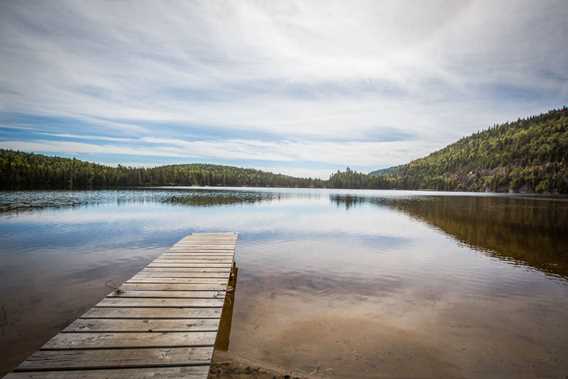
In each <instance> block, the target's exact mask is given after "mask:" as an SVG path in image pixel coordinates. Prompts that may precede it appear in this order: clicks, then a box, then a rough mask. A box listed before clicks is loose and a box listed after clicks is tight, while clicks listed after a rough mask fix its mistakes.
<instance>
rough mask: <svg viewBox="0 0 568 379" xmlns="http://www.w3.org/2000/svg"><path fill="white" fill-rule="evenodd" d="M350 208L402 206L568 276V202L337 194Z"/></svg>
mask: <svg viewBox="0 0 568 379" xmlns="http://www.w3.org/2000/svg"><path fill="white" fill-rule="evenodd" d="M330 199H331V201H333V202H335V203H336V204H338V205H344V206H345V207H346V209H349V208H350V207H353V206H356V205H360V204H363V203H369V204H374V205H377V206H386V207H390V208H394V209H397V210H399V211H402V212H404V213H406V214H407V215H410V216H411V217H413V218H415V219H417V220H420V221H423V222H426V223H428V224H430V225H432V226H434V227H436V228H437V229H439V230H441V231H443V232H445V233H447V234H449V235H451V236H452V237H454V238H455V239H457V240H459V241H460V242H462V243H464V244H466V245H468V246H471V247H472V248H474V249H477V250H482V251H485V252H487V253H489V254H490V255H492V256H494V257H498V258H500V259H503V260H512V261H515V262H520V263H524V264H527V265H529V266H532V267H534V268H537V269H539V270H542V271H545V272H548V273H553V274H557V275H561V276H563V277H568V202H567V201H554V200H543V199H529V198H507V197H459V196H451V197H450V196H444V197H442V196H432V197H420V198H406V199H387V198H370V197H356V198H355V197H353V196H348V197H346V196H331V197H330Z"/></svg>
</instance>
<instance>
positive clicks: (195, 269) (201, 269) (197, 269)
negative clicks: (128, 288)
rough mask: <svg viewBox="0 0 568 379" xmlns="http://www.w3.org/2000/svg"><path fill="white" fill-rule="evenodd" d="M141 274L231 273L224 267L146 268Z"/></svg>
mask: <svg viewBox="0 0 568 379" xmlns="http://www.w3.org/2000/svg"><path fill="white" fill-rule="evenodd" d="M140 272H229V273H230V272H231V270H230V269H227V268H223V267H173V268H172V267H146V268H145V269H144V270H142V271H140Z"/></svg>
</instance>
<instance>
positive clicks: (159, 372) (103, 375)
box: [4, 366, 209, 379]
mask: <svg viewBox="0 0 568 379" xmlns="http://www.w3.org/2000/svg"><path fill="white" fill-rule="evenodd" d="M208 374H209V366H185V367H154V368H152V369H151V370H149V369H144V368H142V369H138V368H132V369H130V368H123V369H114V370H113V369H106V370H68V371H32V372H17V373H12V374H8V376H6V377H4V379H158V378H159V379H182V378H183V379H203V378H207V375H208Z"/></svg>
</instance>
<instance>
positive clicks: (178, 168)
mask: <svg viewBox="0 0 568 379" xmlns="http://www.w3.org/2000/svg"><path fill="white" fill-rule="evenodd" d="M0 176H1V177H2V181H1V183H0V189H2V190H32V189H45V190H50V189H66V190H80V189H104V188H126V187H146V186H170V185H171V186H174V185H177V186H235V187H242V186H251V187H260V186H262V187H323V186H324V184H323V181H322V180H320V179H311V178H295V177H292V176H288V175H282V174H273V173H270V172H265V171H260V170H254V169H245V168H239V167H231V166H221V165H211V164H184V165H168V166H161V167H153V168H138V167H125V166H121V165H118V167H111V166H105V165H100V164H96V163H90V162H84V161H81V160H78V159H70V158H60V157H49V156H45V155H41V154H31V153H24V152H19V151H13V150H0Z"/></svg>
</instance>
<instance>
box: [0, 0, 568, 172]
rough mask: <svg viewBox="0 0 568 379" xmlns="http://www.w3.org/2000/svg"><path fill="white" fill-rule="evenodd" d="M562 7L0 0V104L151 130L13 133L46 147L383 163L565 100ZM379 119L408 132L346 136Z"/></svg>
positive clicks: (385, 126)
mask: <svg viewBox="0 0 568 379" xmlns="http://www.w3.org/2000/svg"><path fill="white" fill-rule="evenodd" d="M566 19H568V6H567V5H566V2H565V1H562V0H560V1H542V2H538V3H537V2H533V1H528V0H526V1H525V0H519V1H500V2H495V1H489V0H487V1H473V0H472V1H454V0H438V1H434V2H414V1H413V2H410V1H395V0H392V1H350V2H345V1H325V2H323V1H308V2H301V1H290V2H285V3H281V2H260V1H228V2H214V1H203V2H199V1H196V2H182V1H172V2H159V3H158V2H153V1H137V2H128V1H115V2H74V1H61V2H58V6H53V5H52V4H47V3H45V2H41V1H38V2H35V1H30V2H23V3H16V2H2V3H1V4H0V54H1V55H2V60H1V61H0V112H20V113H25V114H41V115H49V116H54V117H68V118H70V119H74V120H78V121H81V122H88V123H89V124H91V125H92V128H93V130H88V131H86V130H85V131H81V132H82V133H81V134H85V135H98V134H104V135H105V136H106V137H104V136H103V137H99V140H100V138H135V139H138V138H139V139H140V142H141V143H146V142H148V141H152V140H151V139H152V138H153V142H152V143H150V145H151V146H150V147H147V146H143V145H140V146H138V147H136V146H133V145H131V144H129V145H127V146H126V145H124V144H122V142H124V141H120V140H117V141H114V142H116V144H114V145H112V146H108V145H105V146H104V147H101V146H96V145H93V144H84V143H68V142H66V143H63V142H61V143H59V144H57V145H56V144H54V143H51V142H50V143H49V144H47V143H44V142H30V141H28V142H24V141H20V143H19V146H24V145H23V144H24V143H27V144H28V145H27V147H28V148H32V147H34V148H35V147H37V145H33V144H34V143H35V144H37V143H40V144H41V145H42V146H44V148H49V149H53V152H57V151H55V149H64V150H58V151H60V152H68V153H73V152H74V151H73V149H77V150H76V152H79V151H84V150H85V149H86V150H89V151H92V152H93V153H110V152H114V153H118V152H119V151H120V153H122V154H132V155H134V154H136V155H147V156H156V157H159V156H163V157H169V156H179V154H182V153H183V155H182V156H187V157H192V156H199V157H204V158H206V157H207V156H208V154H209V156H211V157H219V156H223V157H226V158H227V159H236V160H248V159H259V158H258V157H259V156H262V157H263V158H262V159H264V160H275V161H276V160H278V161H282V162H292V161H295V160H305V159H309V160H312V161H319V162H321V163H322V164H324V163H325V164H330V163H332V164H338V165H340V167H342V166H344V165H347V164H350V165H365V166H373V165H374V166H377V167H384V166H388V165H391V164H398V163H402V162H404V161H407V160H410V159H412V158H415V157H417V156H420V155H421V154H424V153H426V152H429V151H431V149H434V148H438V147H442V146H443V145H444V144H446V143H449V142H451V141H453V140H455V139H456V138H459V137H460V136H463V135H466V134H469V133H471V132H473V131H476V130H478V129H480V128H484V127H487V126H489V125H491V124H493V123H494V122H500V121H505V120H508V119H516V118H517V117H519V116H525V115H530V114H532V113H538V112H541V111H544V110H546V109H548V108H552V107H556V106H559V105H561V104H562V103H563V102H565V100H566V98H568V84H567V83H568V72H567V71H568V52H567V51H566V49H563V48H562V47H563V45H564V44H565V36H566V35H568V26H567V25H568V23H566V21H565V20H566ZM517 93H521V94H522V96H517ZM149 121H151V122H154V123H155V126H148V124H147V123H148V122H149ZM168 124H175V125H177V127H176V128H175V130H176V133H178V134H175V133H174V132H172V131H171V130H169V129H168V131H167V132H166V130H165V128H164V127H163V126H164V125H168ZM156 125H157V126H156ZM184 125H187V127H189V126H191V127H195V126H199V127H201V128H204V129H207V128H209V129H210V130H213V129H216V128H219V130H221V131H222V132H219V133H216V135H217V136H218V140H217V141H201V142H199V141H198V142H195V141H189V142H188V141H183V139H184V138H185V137H183V136H184V134H186V133H184V129H185V128H187V127H184ZM33 127H35V128H40V129H41V125H37V124H34V125H33ZM231 130H234V131H235V133H237V132H239V131H242V130H244V131H247V137H243V138H235V136H234V134H232V135H231V136H228V137H226V138H223V137H222V135H223V133H225V132H227V131H231ZM393 130H395V131H396V130H400V131H403V132H405V133H407V134H409V135H411V136H413V139H411V140H407V141H399V142H381V141H380V139H381V138H377V139H378V141H377V140H371V141H369V142H356V141H364V140H365V139H366V138H367V137H368V136H369V135H384V134H388V133H390V132H392V131H393ZM381 131H383V132H384V133H381ZM254 133H265V134H270V135H273V136H274V137H275V141H274V142H272V143H267V142H262V141H259V140H258V139H259V138H255V137H254ZM60 134H78V133H77V130H76V129H72V130H65V131H64V132H61V131H60ZM219 136H221V137H219ZM250 136H252V137H250ZM178 138H179V139H180V140H179V141H172V139H178ZM385 139H386V138H385ZM342 140H343V141H346V142H345V143H341V142H339V141H342ZM107 141H109V142H112V141H111V140H107ZM297 141H305V142H297ZM11 143H12V144H13V143H15V142H11ZM188 144H189V145H188ZM4 145H6V142H5V143H4ZM87 145H89V146H88V147H87ZM187 151H191V155H188V153H187ZM141 152H144V154H142V153H141ZM341 159H345V161H341ZM290 167H291V166H290Z"/></svg>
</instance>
